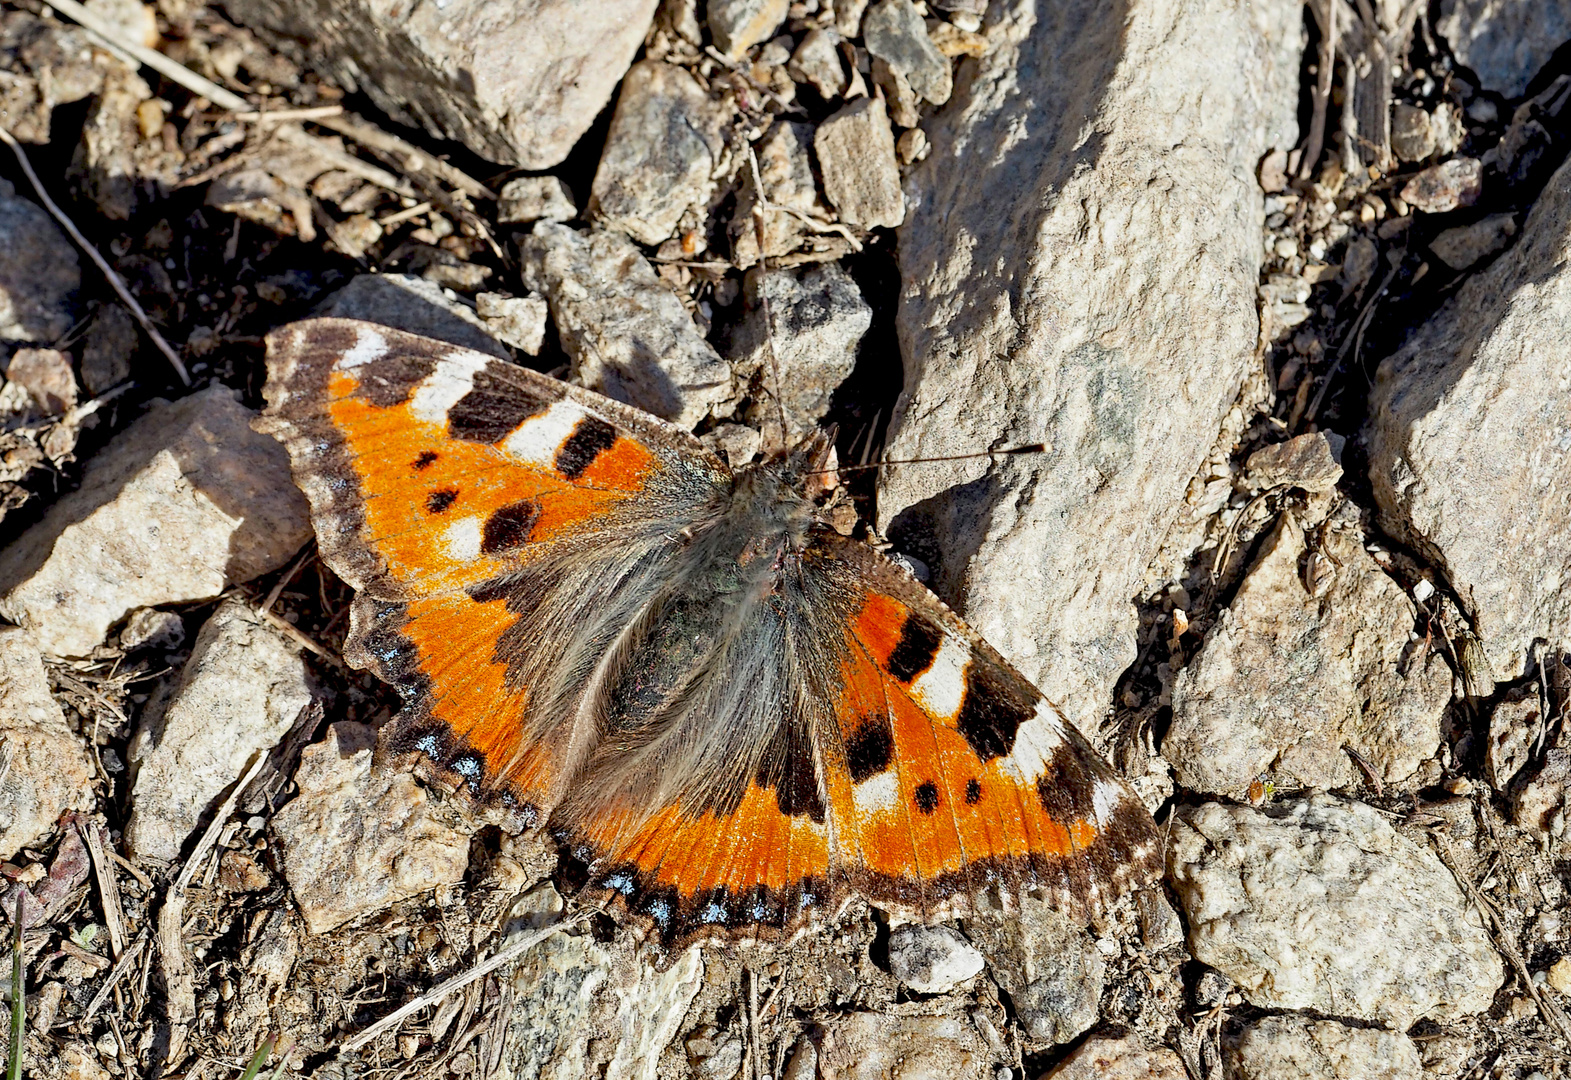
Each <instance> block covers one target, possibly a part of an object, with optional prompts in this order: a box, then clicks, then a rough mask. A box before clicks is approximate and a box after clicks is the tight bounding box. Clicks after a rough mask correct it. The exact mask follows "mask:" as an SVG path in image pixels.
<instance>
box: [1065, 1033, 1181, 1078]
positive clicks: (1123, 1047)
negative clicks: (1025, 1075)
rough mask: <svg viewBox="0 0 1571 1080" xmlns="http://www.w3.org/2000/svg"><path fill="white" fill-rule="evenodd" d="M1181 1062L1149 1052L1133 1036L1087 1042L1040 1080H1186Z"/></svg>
mask: <svg viewBox="0 0 1571 1080" xmlns="http://www.w3.org/2000/svg"><path fill="white" fill-rule="evenodd" d="M1188 1076H1189V1073H1188V1072H1186V1071H1185V1069H1184V1062H1183V1059H1182V1058H1180V1057H1179V1056H1178V1055H1177V1054H1175V1053H1173V1052H1172V1051H1171V1050H1166V1049H1156V1050H1149V1049H1147V1048H1146V1047H1145V1046H1143V1045H1141V1043H1140V1040H1139V1039H1137V1038H1136V1037H1135V1036H1133V1035H1125V1036H1124V1037H1123V1038H1121V1039H1113V1038H1108V1037H1106V1036H1102V1037H1099V1038H1098V1037H1093V1038H1090V1039H1087V1040H1086V1041H1085V1042H1083V1043H1081V1044H1080V1046H1078V1047H1076V1048H1075V1050H1074V1052H1073V1053H1071V1054H1070V1055H1069V1056H1068V1057H1066V1058H1065V1059H1064V1060H1063V1061H1061V1062H1059V1064H1058V1066H1057V1067H1056V1068H1054V1069H1053V1070H1052V1071H1051V1072H1049V1073H1048V1074H1047V1075H1046V1076H1045V1077H1044V1078H1043V1080H1188Z"/></svg>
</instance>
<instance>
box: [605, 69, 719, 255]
mask: <svg viewBox="0 0 1571 1080" xmlns="http://www.w3.org/2000/svg"><path fill="white" fill-rule="evenodd" d="M725 119H726V114H725V112H724V110H723V109H722V108H721V107H720V106H719V105H718V104H717V103H715V102H713V101H711V100H710V97H709V94H708V93H707V92H705V90H704V88H703V87H702V86H700V85H699V84H698V80H697V79H695V78H693V76H692V75H690V74H688V73H687V71H686V70H684V69H683V68H679V67H676V66H675V65H672V64H666V63H662V62H661V61H658V60H643V61H640V62H639V63H637V64H634V65H633V69H632V70H631V71H629V72H628V73H627V78H626V79H625V80H624V81H623V82H622V92H621V93H620V94H619V95H618V96H617V99H616V113H615V115H613V116H612V118H611V130H610V132H609V133H608V134H607V135H606V141H605V149H604V150H602V151H601V153H600V165H599V167H598V168H597V169H596V170H595V179H594V185H593V187H592V188H591V189H590V193H589V212H590V214H591V215H592V216H593V217H594V218H595V220H597V221H599V222H601V223H603V224H605V225H608V226H610V227H611V228H613V229H621V230H622V231H623V232H625V233H627V235H629V236H631V237H632V238H633V239H634V240H637V241H638V242H639V243H641V244H658V243H659V242H660V241H662V240H664V239H665V238H666V237H668V236H670V235H671V233H672V232H673V231H674V230H675V229H676V225H677V222H678V221H680V220H681V218H682V215H683V214H684V213H685V212H686V211H687V208H688V207H690V206H694V205H697V204H702V203H703V202H705V201H706V199H707V198H708V195H709V191H710V188H711V187H712V186H713V184H714V173H715V167H716V164H717V162H718V160H719V157H720V153H721V150H722V149H723V147H724V139H723V137H722V133H721V126H722V124H723V123H724V122H725Z"/></svg>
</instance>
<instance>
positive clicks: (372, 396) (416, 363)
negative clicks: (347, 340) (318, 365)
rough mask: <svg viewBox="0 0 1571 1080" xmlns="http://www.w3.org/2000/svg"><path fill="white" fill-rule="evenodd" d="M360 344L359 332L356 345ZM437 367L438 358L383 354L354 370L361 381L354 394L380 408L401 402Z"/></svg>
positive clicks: (406, 399) (389, 407) (387, 407)
mask: <svg viewBox="0 0 1571 1080" xmlns="http://www.w3.org/2000/svg"><path fill="white" fill-rule="evenodd" d="M358 343H359V335H358V334H357V335H356V340H355V344H358ZM435 370H436V357H434V356H419V355H410V354H407V353H406V354H404V355H401V356H384V357H382V358H381V359H378V360H374V361H372V362H371V363H369V364H365V365H363V366H361V367H359V368H357V369H355V372H354V374H355V376H356V378H357V380H358V384H357V385H356V387H355V397H357V398H360V399H362V400H364V401H369V402H370V403H371V404H372V405H374V406H376V407H377V408H378V409H391V408H392V407H393V406H395V405H402V404H403V403H404V402H406V401H408V400H409V399H410V397H411V396H413V394H414V392H415V389H416V388H417V387H418V386H419V385H420V384H421V383H423V382H425V381H426V379H428V378H430V376H431V373H432V372H433V371H435Z"/></svg>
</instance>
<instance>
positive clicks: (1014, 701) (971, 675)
mask: <svg viewBox="0 0 1571 1080" xmlns="http://www.w3.org/2000/svg"><path fill="white" fill-rule="evenodd" d="M1036 705H1037V694H1036V690H1035V688H1034V687H1032V686H1031V684H1030V683H1028V682H1026V681H1025V680H1024V679H1022V678H1020V676H1018V675H1015V674H1014V673H1012V672H1010V671H1008V670H1007V669H1005V668H1003V667H1001V666H999V665H998V664H996V663H993V662H991V661H989V660H987V659H986V658H984V657H981V656H973V657H972V658H971V663H970V664H968V665H967V666H966V696H965V700H964V701H963V702H961V704H960V712H959V713H957V714H956V716H955V727H957V728H958V729H959V730H960V734H962V735H964V736H965V740H966V742H968V743H970V744H971V749H972V750H973V751H975V753H976V756H977V757H979V758H981V759H982V760H983V761H991V760H993V759H994V758H996V757H1003V756H1004V755H1005V754H1007V753H1009V751H1010V750H1011V749H1013V748H1014V745H1015V733H1016V732H1017V731H1019V730H1020V725H1021V724H1023V723H1025V722H1026V721H1027V720H1029V719H1031V717H1032V715H1033V714H1034V713H1035V712H1036Z"/></svg>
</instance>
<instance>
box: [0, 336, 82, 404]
mask: <svg viewBox="0 0 1571 1080" xmlns="http://www.w3.org/2000/svg"><path fill="white" fill-rule="evenodd" d="M5 377H6V378H7V379H8V380H9V381H11V382H14V383H16V384H17V385H18V386H20V387H22V389H24V390H26V391H27V396H28V397H29V398H31V399H32V403H33V410H34V412H35V414H36V415H39V416H59V415H60V414H61V413H63V412H65V411H66V410H67V409H69V408H71V406H73V405H75V404H76V376H75V375H74V374H73V373H72V371H71V358H70V357H69V356H67V355H66V354H65V353H63V352H61V351H60V350H59V349H18V350H16V352H14V353H12V354H11V359H10V360H9V361H7V362H6V367H5Z"/></svg>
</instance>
